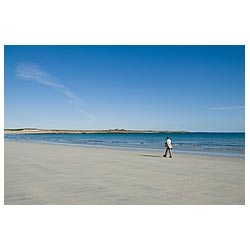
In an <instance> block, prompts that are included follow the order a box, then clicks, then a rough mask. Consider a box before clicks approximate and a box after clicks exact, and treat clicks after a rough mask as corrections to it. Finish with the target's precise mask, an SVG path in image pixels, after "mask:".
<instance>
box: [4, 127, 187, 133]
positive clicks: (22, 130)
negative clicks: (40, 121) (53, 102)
mask: <svg viewBox="0 0 250 250" xmlns="http://www.w3.org/2000/svg"><path fill="white" fill-rule="evenodd" d="M4 133H5V134H108V133H110V134H113V133H115V134H126V133H127V134H133V133H188V132H187V131H171V130H130V129H119V128H116V129H103V130H66V129H38V128H16V129H4Z"/></svg>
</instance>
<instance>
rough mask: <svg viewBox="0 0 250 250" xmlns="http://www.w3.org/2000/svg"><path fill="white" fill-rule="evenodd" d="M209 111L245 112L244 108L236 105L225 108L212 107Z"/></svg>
mask: <svg viewBox="0 0 250 250" xmlns="http://www.w3.org/2000/svg"><path fill="white" fill-rule="evenodd" d="M210 110H215V111H232V110H235V111H239V110H245V106H240V105H238V106H237V105H236V106H227V107H213V108H210Z"/></svg>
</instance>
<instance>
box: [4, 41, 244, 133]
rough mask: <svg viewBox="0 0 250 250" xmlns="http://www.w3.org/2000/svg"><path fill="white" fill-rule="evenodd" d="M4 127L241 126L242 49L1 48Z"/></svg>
mask: <svg viewBox="0 0 250 250" xmlns="http://www.w3.org/2000/svg"><path fill="white" fill-rule="evenodd" d="M4 111H5V114H4V117H5V123H4V126H5V128H25V127H26V128H27V127H28V128H44V129H112V128H123V129H154V130H185V131H197V132H198V131H206V132H208V131H216V132H217V131H218V132H219V131H222V132H243V131H245V47H244V46H212V45H208V46H169V45H166V46H159V45H157V46H152V45H151V46H128V45H126V46H118V45H116V46H75V45H74V46H69V45H65V46H45V45H41V46H12V45H8V46H5V47H4Z"/></svg>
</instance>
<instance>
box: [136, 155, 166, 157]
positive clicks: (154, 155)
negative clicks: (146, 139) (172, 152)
mask: <svg viewBox="0 0 250 250" xmlns="http://www.w3.org/2000/svg"><path fill="white" fill-rule="evenodd" d="M140 156H145V157H162V156H160V155H140Z"/></svg>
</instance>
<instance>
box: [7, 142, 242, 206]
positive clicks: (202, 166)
mask: <svg viewBox="0 0 250 250" xmlns="http://www.w3.org/2000/svg"><path fill="white" fill-rule="evenodd" d="M4 151H5V152H4V154H5V159H4V161H5V165H4V182H5V185H4V196H5V198H4V201H5V204H6V205H8V204H48V205H66V204H69V205H70V204H79V205H81V204H86V205H95V204H99V205H105V204H108V205H116V204H117V205H123V204H125V205H146V204H148V205H155V204H157V205H161V204H162V205H164V204H166V205H167V204H169V205H178V204H183V205H186V204H194V205H201V204H204V205H209V204H221V205H222V204H230V205H231V204H245V160H244V158H233V157H218V156H217V157H214V156H202V155H191V154H175V153H174V157H173V158H172V159H170V158H164V157H162V154H163V152H164V149H163V152H157V151H141V150H138V151H136V150H125V149H111V148H97V147H80V146H69V145H52V144H38V143H37V144H36V143H24V142H10V141H5V148H4Z"/></svg>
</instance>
